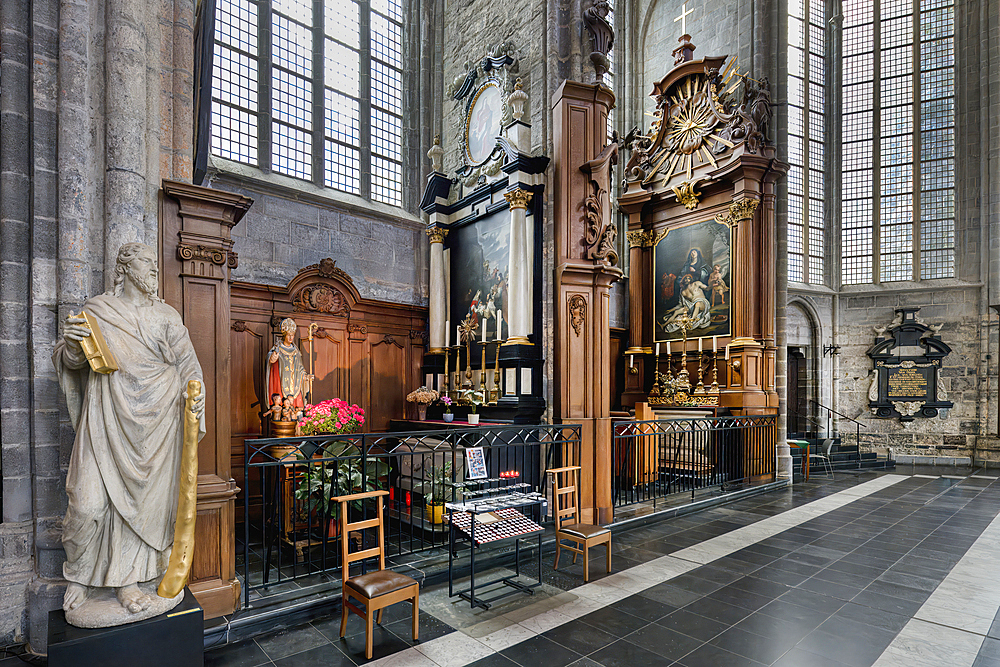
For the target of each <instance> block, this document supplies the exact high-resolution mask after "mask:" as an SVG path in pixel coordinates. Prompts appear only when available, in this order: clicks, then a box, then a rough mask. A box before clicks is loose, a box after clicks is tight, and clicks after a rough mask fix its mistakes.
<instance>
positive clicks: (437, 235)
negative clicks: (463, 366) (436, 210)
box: [427, 227, 448, 354]
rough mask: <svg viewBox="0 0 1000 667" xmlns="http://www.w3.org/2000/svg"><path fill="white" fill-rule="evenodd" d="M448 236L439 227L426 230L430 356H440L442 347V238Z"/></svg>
mask: <svg viewBox="0 0 1000 667" xmlns="http://www.w3.org/2000/svg"><path fill="white" fill-rule="evenodd" d="M446 236H448V230H447V229H442V228H441V227H431V228H430V229H428V230H427V237H428V238H429V239H430V242H431V266H430V304H429V306H430V308H429V315H428V319H429V320H430V322H429V324H430V341H429V344H430V348H431V349H430V350H429V352H430V353H431V354H441V353H442V352H443V350H442V348H443V347H444V337H445V330H444V320H445V311H446V310H447V307H448V306H447V303H446V302H445V294H446V292H447V284H446V283H445V275H444V238H445V237H446Z"/></svg>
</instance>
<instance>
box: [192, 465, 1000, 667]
mask: <svg viewBox="0 0 1000 667" xmlns="http://www.w3.org/2000/svg"><path fill="white" fill-rule="evenodd" d="M998 513H1000V481H997V479H996V478H995V477H993V476H990V473H983V472H982V471H979V474H972V472H971V471H969V472H968V473H967V474H966V475H964V476H963V475H962V474H960V471H956V470H954V469H949V470H947V471H946V472H945V475H940V474H938V472H937V471H934V470H929V471H925V472H923V473H920V474H912V475H911V474H898V473H897V474H892V473H890V474H877V473H863V474H857V475H856V474H845V473H838V474H837V476H836V478H835V479H834V480H833V481H828V480H813V481H811V482H808V483H804V484H798V485H796V486H795V487H794V488H793V489H791V490H785V491H779V492H774V493H769V494H765V495H761V496H757V497H754V498H749V499H745V500H741V501H738V502H736V503H733V504H730V505H727V506H725V507H720V508H715V509H711V510H707V511H704V512H701V513H698V514H695V515H688V516H686V517H683V518H676V519H670V520H665V521H663V522H660V523H657V524H652V525H646V526H643V527H640V528H635V529H632V530H620V531H617V532H616V533H615V536H614V563H613V565H614V572H613V573H612V574H610V575H606V574H604V572H603V554H602V553H600V551H601V549H600V548H595V550H594V552H593V553H594V554H595V555H596V558H595V559H594V560H595V561H596V562H594V563H592V565H591V577H592V579H591V582H590V583H589V584H586V585H581V584H582V576H581V571H580V566H579V565H576V566H572V565H568V564H567V566H566V567H565V569H564V568H560V571H559V572H552V570H551V557H549V556H548V554H546V559H545V562H544V563H543V572H542V579H543V582H544V583H545V584H546V585H545V586H544V587H543V588H545V589H547V590H550V591H552V592H553V593H554V594H551V595H549V596H548V597H546V598H544V599H538V600H536V599H533V598H529V597H521V596H517V597H515V598H512V599H511V602H509V603H507V604H505V605H503V606H502V607H499V608H497V609H495V610H491V613H489V614H487V615H478V614H471V613H469V612H464V611H463V609H464V608H467V604H466V603H459V602H455V603H454V604H453V605H451V608H450V609H445V607H444V606H443V604H442V603H438V604H437V605H436V606H435V603H434V602H433V600H434V596H435V595H437V596H438V598H439V599H443V600H447V595H446V593H447V591H445V592H444V594H443V595H442V594H441V593H440V591H435V590H433V588H434V587H431V590H425V591H421V601H422V602H423V601H424V600H425V598H426V599H427V604H426V605H424V604H422V605H421V619H420V620H421V626H420V633H421V634H420V637H421V639H420V641H419V642H413V641H412V640H411V638H410V629H409V620H408V616H409V606H408V605H405V604H403V605H396V606H395V607H394V608H391V609H390V610H387V612H386V618H385V619H384V620H383V626H382V628H379V629H378V630H377V631H376V636H375V639H374V645H375V656H374V659H373V661H370V662H368V661H366V660H365V659H364V654H363V649H364V631H363V627H362V625H361V623H360V620H359V619H357V618H356V617H353V618H352V619H351V625H350V626H349V628H350V629H349V636H348V637H347V638H346V639H345V640H343V641H341V640H340V639H339V638H338V636H337V635H338V634H339V616H337V617H335V618H329V619H323V620H321V621H314V622H312V623H310V624H308V625H305V626H300V627H298V628H293V629H290V630H286V631H283V632H280V633H277V634H273V635H268V636H265V637H260V638H257V639H255V640H251V641H247V642H243V643H240V644H234V645H229V646H226V647H224V648H221V649H218V650H213V651H209V652H208V653H206V655H205V664H206V665H208V666H215V665H227V666H237V665H240V666H245V667H255V666H257V665H282V666H284V665H296V666H298V665H302V666H308V665H344V666H346V667H349V666H351V665H355V664H364V663H366V662H368V664H377V665H393V666H409V665H412V666H414V667H460V666H464V665H475V666H476V667H488V666H494V665H497V666H503V667H512V666H514V665H522V666H525V667H528V666H529V665H530V666H534V665H546V666H547V667H561V666H563V665H575V666H578V667H585V666H592V665H604V666H606V667H613V666H618V665H622V666H625V665H627V666H628V667H639V666H640V665H665V666H666V665H672V666H674V667H701V666H709V665H711V666H715V665H725V666H726V667H739V666H743V665H745V666H748V667H749V666H753V667H759V666H760V665H773V666H774V667H797V666H802V667H869V666H871V665H876V666H877V667H897V666H903V665H906V666H907V667H939V666H942V665H947V666H948V667H992V666H996V667H1000V618H997V614H998V610H1000V582H998V580H997V579H998V577H997V575H996V571H997V565H998V563H1000V555H998V554H1000V518H998ZM533 574H537V573H533ZM539 597H540V596H539ZM456 600H457V599H456ZM459 605H464V607H460V606H459ZM428 610H434V612H433V615H432V613H431V612H429V611H428ZM442 610H444V611H447V613H443V612H442ZM463 614H464V616H463Z"/></svg>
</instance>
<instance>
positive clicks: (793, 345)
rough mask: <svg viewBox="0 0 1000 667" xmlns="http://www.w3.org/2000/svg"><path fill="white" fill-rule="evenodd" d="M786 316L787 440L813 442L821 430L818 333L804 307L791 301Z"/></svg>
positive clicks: (815, 325) (813, 319) (806, 308)
mask: <svg viewBox="0 0 1000 667" xmlns="http://www.w3.org/2000/svg"><path fill="white" fill-rule="evenodd" d="M786 313H787V318H788V319H787V327H788V328H787V341H788V357H787V362H788V365H787V366H786V368H787V369H788V376H787V380H786V392H787V393H786V399H787V415H788V417H787V419H788V436H789V437H791V438H801V439H808V438H815V437H818V432H819V431H820V430H821V429H822V426H821V424H820V423H819V420H818V419H817V418H816V414H817V406H816V402H817V401H818V400H819V382H820V358H819V340H820V338H819V331H818V330H817V324H816V320H815V318H813V317H812V314H811V313H810V312H809V309H808V307H807V306H806V305H805V304H803V303H801V302H799V301H793V302H791V303H789V304H788V309H787V310H786Z"/></svg>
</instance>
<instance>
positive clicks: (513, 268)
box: [503, 187, 533, 345]
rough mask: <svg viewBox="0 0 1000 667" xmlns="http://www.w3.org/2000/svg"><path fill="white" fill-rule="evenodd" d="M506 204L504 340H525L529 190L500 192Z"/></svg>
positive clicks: (529, 272) (529, 279)
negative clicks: (505, 326)
mask: <svg viewBox="0 0 1000 667" xmlns="http://www.w3.org/2000/svg"><path fill="white" fill-rule="evenodd" d="M503 196H504V199H506V200H507V204H508V205H509V206H510V249H509V253H510V254H509V257H508V260H507V261H508V266H507V281H508V285H507V303H508V306H507V309H508V311H509V312H508V322H507V328H508V333H507V343H508V344H511V345H526V344H528V342H529V340H528V335H529V334H530V333H531V292H532V277H533V276H532V269H533V267H532V263H531V242H532V238H531V234H530V232H529V230H528V204H529V203H531V192H529V191H528V190H524V189H522V188H519V187H516V188H514V189H513V190H510V191H508V192H505V193H504V195H503Z"/></svg>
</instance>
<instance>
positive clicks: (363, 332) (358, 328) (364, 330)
mask: <svg viewBox="0 0 1000 667" xmlns="http://www.w3.org/2000/svg"><path fill="white" fill-rule="evenodd" d="M347 334H348V335H349V336H350V335H351V334H357V335H359V336H367V335H368V327H366V326H365V325H363V324H348V325H347Z"/></svg>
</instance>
